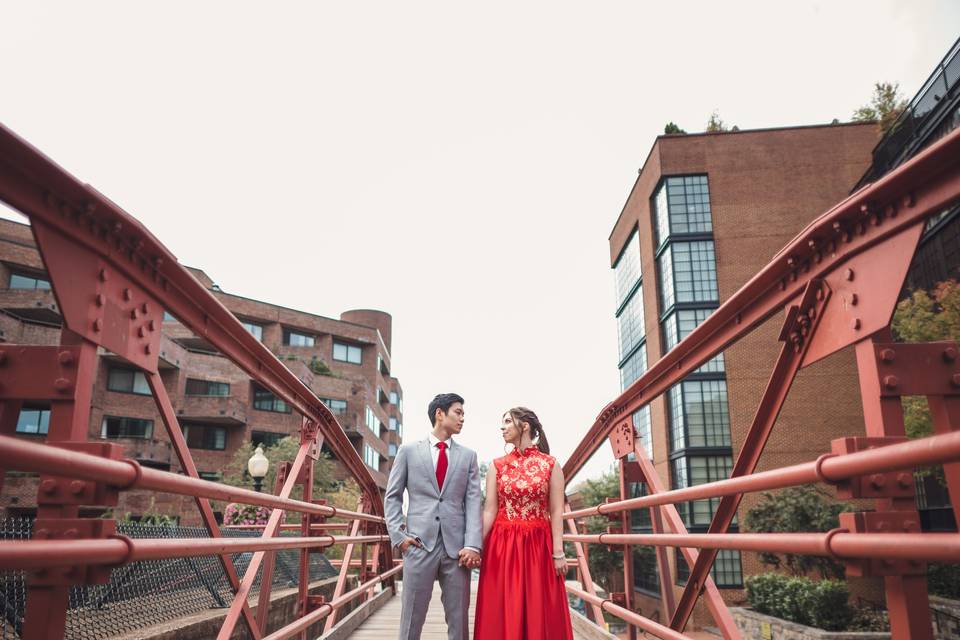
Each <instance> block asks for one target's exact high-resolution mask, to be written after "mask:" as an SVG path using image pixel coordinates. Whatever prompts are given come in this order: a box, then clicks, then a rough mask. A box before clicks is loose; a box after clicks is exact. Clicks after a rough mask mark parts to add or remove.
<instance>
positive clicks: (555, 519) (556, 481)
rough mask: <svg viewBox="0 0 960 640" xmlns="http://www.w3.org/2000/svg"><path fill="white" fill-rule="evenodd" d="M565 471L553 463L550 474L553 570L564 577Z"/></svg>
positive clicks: (565, 564)
mask: <svg viewBox="0 0 960 640" xmlns="http://www.w3.org/2000/svg"><path fill="white" fill-rule="evenodd" d="M564 498H565V496H564V493H563V471H562V470H561V469H560V465H559V464H558V463H556V462H554V463H553V471H551V472H550V533H551V534H552V538H553V545H552V549H553V556H554V558H553V568H554V569H555V570H556V572H557V575H560V576H564V575H566V573H567V559H566V557H562V558H557V556H564V552H563V504H564V501H565V500H564Z"/></svg>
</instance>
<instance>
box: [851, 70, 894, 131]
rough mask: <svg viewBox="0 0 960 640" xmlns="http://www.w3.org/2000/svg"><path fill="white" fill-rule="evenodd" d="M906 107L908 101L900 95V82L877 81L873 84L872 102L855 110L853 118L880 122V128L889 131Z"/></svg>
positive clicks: (855, 120)
mask: <svg viewBox="0 0 960 640" xmlns="http://www.w3.org/2000/svg"><path fill="white" fill-rule="evenodd" d="M906 107H907V101H906V99H905V98H904V97H903V96H901V95H900V83H899V82H893V83H891V82H877V83H876V84H874V85H873V95H872V96H871V97H870V102H869V103H867V104H865V105H863V106H862V107H860V108H859V109H857V110H856V111H854V112H853V120H854V122H871V121H875V122H878V123H880V130H881V131H883V132H884V133H887V132H888V131H889V130H890V128H891V127H893V125H894V123H895V122H896V121H897V118H899V117H900V114H901V113H903V110H904V109H905V108H906Z"/></svg>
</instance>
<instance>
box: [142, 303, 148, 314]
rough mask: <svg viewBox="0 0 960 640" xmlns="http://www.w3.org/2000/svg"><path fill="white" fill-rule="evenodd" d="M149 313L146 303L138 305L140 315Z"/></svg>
mask: <svg viewBox="0 0 960 640" xmlns="http://www.w3.org/2000/svg"><path fill="white" fill-rule="evenodd" d="M149 311H150V305H148V304H147V303H146V302H144V303H143V304H142V305H140V313H148V312H149Z"/></svg>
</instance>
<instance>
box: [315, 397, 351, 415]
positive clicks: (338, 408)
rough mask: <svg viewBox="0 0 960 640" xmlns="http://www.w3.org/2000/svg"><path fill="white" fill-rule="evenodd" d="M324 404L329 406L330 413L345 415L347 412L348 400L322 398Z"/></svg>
mask: <svg viewBox="0 0 960 640" xmlns="http://www.w3.org/2000/svg"><path fill="white" fill-rule="evenodd" d="M320 400H321V402H323V404H325V405H327V408H328V409H330V413H333V414H336V415H343V414H344V413H346V412H347V401H346V400H335V399H333V398H320Z"/></svg>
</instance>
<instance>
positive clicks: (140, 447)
mask: <svg viewBox="0 0 960 640" xmlns="http://www.w3.org/2000/svg"><path fill="white" fill-rule="evenodd" d="M110 442H116V443H117V444H120V445H122V446H123V450H124V452H125V453H126V455H127V457H128V458H132V459H134V460H136V461H137V462H140V463H141V464H144V465H145V466H150V467H160V468H167V469H169V468H170V464H171V462H172V461H173V447H172V445H171V444H170V442H168V441H167V440H144V439H143V438H111V439H110Z"/></svg>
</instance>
